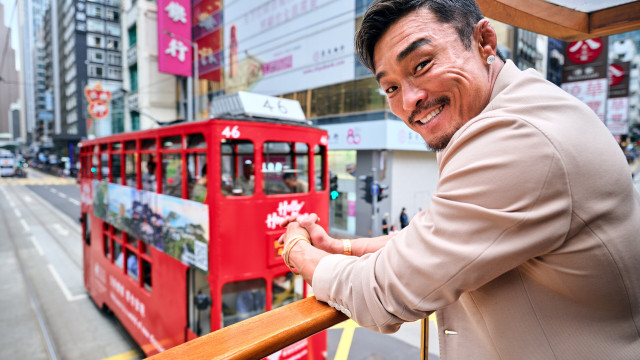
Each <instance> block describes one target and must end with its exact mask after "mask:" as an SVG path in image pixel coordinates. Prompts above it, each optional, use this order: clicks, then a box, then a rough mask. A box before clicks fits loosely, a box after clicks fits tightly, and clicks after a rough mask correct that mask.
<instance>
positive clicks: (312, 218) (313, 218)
mask: <svg viewBox="0 0 640 360" xmlns="http://www.w3.org/2000/svg"><path fill="white" fill-rule="evenodd" d="M296 221H297V222H298V223H300V225H302V227H304V228H307V227H310V226H311V225H313V224H315V223H317V222H318V221H320V218H319V217H318V215H317V214H309V215H307V216H298V218H297V219H296Z"/></svg>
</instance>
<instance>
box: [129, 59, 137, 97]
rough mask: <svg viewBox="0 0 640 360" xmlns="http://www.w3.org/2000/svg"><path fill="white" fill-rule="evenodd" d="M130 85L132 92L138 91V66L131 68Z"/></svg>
mask: <svg viewBox="0 0 640 360" xmlns="http://www.w3.org/2000/svg"><path fill="white" fill-rule="evenodd" d="M129 83H130V84H131V91H138V65H133V66H131V67H130V68H129Z"/></svg>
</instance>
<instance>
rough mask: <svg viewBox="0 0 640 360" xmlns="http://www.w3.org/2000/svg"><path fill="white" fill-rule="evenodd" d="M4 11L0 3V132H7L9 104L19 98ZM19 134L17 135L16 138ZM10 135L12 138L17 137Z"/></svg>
mask: <svg viewBox="0 0 640 360" xmlns="http://www.w3.org/2000/svg"><path fill="white" fill-rule="evenodd" d="M4 11H5V9H4V6H3V5H2V4H0V20H2V21H0V46H2V47H1V48H0V49H3V50H2V51H3V54H4V57H3V58H2V59H0V94H2V95H1V96H0V133H9V132H10V130H11V129H10V128H11V126H10V115H9V114H10V111H11V109H12V107H11V104H12V103H14V102H16V101H17V100H19V99H20V92H19V89H20V77H19V74H18V73H17V71H16V62H15V52H14V50H13V48H12V47H11V29H10V28H8V27H7V26H5V23H4ZM5 50H6V53H5V52H4V51H5ZM21 136H22V135H18V138H19V137H21ZM12 137H13V140H16V139H17V138H16V137H15V136H12Z"/></svg>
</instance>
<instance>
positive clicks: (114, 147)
mask: <svg viewBox="0 0 640 360" xmlns="http://www.w3.org/2000/svg"><path fill="white" fill-rule="evenodd" d="M120 149H122V143H120V142H114V143H112V144H111V150H112V151H116V150H120Z"/></svg>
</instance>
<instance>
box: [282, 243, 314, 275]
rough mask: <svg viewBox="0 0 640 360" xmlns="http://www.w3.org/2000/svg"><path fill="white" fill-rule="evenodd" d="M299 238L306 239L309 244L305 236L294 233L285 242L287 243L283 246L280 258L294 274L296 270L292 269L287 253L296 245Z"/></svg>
mask: <svg viewBox="0 0 640 360" xmlns="http://www.w3.org/2000/svg"><path fill="white" fill-rule="evenodd" d="M300 240H303V241H306V242H308V243H309V244H311V241H309V239H307V238H306V237H305V236H302V235H296V236H294V237H293V238H292V239H291V240H289V241H288V242H287V244H286V245H285V246H284V250H283V251H282V258H283V259H284V263H285V265H287V267H288V268H289V270H291V272H292V273H294V274H297V273H298V272H297V271H294V268H293V267H292V266H291V263H290V262H289V253H290V252H291V249H293V247H294V246H296V244H297V243H298V242H299V241H300Z"/></svg>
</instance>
